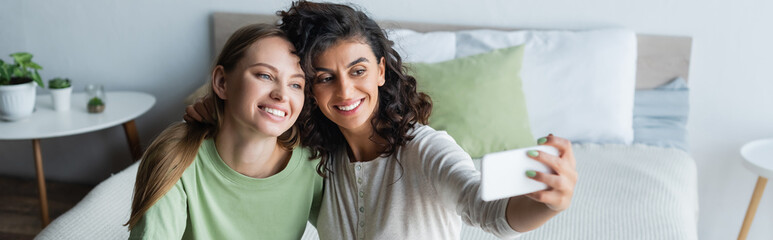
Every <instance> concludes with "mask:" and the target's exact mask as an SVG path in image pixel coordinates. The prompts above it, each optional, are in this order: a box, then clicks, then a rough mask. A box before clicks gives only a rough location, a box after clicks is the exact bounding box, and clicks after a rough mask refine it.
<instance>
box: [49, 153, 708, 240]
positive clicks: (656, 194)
mask: <svg viewBox="0 0 773 240" xmlns="http://www.w3.org/2000/svg"><path fill="white" fill-rule="evenodd" d="M574 151H575V156H576V158H577V171H578V173H579V181H578V183H577V186H576V189H575V195H574V199H573V200H572V206H571V207H570V208H569V209H568V210H566V211H565V212H563V213H561V214H559V215H558V216H556V217H555V218H553V219H551V220H550V221H548V223H546V224H545V225H544V226H542V227H540V228H539V229H537V230H535V231H532V232H529V233H526V234H524V235H523V236H522V237H521V238H520V239H697V236H698V234H697V219H698V187H697V173H696V167H695V163H694V161H693V159H692V158H691V157H690V156H689V155H688V154H687V153H685V152H684V151H682V150H678V149H673V148H660V147H650V146H645V145H632V146H626V145H596V144H577V145H574ZM136 171H137V164H134V165H132V166H130V167H129V168H127V169H125V170H123V171H122V172H120V173H118V174H115V175H114V176H112V177H110V178H108V179H107V180H105V181H104V182H102V183H100V184H99V185H98V186H97V187H96V188H94V190H92V191H91V192H90V193H89V194H88V195H87V196H86V197H85V198H84V199H83V200H82V201H81V202H80V203H78V205H76V206H75V207H73V209H71V210H70V211H68V212H66V213H65V214H63V215H62V216H60V217H58V218H57V219H56V220H54V221H53V222H52V223H51V225H49V226H48V227H47V228H45V229H44V230H43V231H42V232H41V233H40V234H39V235H38V236H37V237H36V239H126V238H128V236H129V234H128V231H127V230H126V227H123V226H122V224H123V223H125V222H126V221H127V220H128V218H129V209H130V205H131V193H132V188H133V184H134V176H135V174H136ZM314 233H315V231H314V229H307V232H306V233H305V234H304V238H303V239H316V234H314ZM462 239H496V238H495V237H494V236H492V235H490V234H488V233H485V232H482V231H480V230H478V229H474V228H471V227H467V226H465V227H464V228H463V229H462Z"/></svg>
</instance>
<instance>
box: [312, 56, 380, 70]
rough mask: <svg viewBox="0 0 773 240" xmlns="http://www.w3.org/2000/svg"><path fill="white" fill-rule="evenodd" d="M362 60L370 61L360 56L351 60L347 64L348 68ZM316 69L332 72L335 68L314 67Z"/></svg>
mask: <svg viewBox="0 0 773 240" xmlns="http://www.w3.org/2000/svg"><path fill="white" fill-rule="evenodd" d="M361 62H369V61H368V59H367V58H364V57H361V58H358V59H357V60H354V61H352V62H350V63H349V64H347V65H346V68H350V67H352V66H354V65H355V64H358V63H361ZM314 70H317V71H322V72H332V71H333V70H330V69H327V68H321V67H318V68H314Z"/></svg>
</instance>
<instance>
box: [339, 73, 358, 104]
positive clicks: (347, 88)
mask: <svg viewBox="0 0 773 240" xmlns="http://www.w3.org/2000/svg"><path fill="white" fill-rule="evenodd" d="M337 90H338V91H336V93H337V94H338V96H339V97H341V98H343V99H348V97H349V95H351V93H352V92H353V91H354V82H352V79H349V78H348V77H341V79H340V80H339V81H338V89H337Z"/></svg>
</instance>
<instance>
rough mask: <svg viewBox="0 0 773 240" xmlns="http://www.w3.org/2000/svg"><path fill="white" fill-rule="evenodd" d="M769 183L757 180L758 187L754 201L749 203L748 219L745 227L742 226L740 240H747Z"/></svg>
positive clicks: (753, 195) (744, 223)
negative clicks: (763, 193)
mask: <svg viewBox="0 0 773 240" xmlns="http://www.w3.org/2000/svg"><path fill="white" fill-rule="evenodd" d="M767 183H768V179H767V178H764V177H759V178H757V185H756V186H754V193H752V200H751V202H749V209H747V210H746V217H745V218H744V219H743V225H742V226H741V233H739V234H738V240H745V239H746V236H747V235H748V234H749V228H751V226H752V220H754V214H755V213H756V212H757V206H759V205H760V199H761V198H762V191H764V190H765V184H767Z"/></svg>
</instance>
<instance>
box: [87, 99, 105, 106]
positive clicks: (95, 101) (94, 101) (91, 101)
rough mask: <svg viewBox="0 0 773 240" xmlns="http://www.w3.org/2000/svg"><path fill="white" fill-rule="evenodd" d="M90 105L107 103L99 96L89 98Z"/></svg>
mask: <svg viewBox="0 0 773 240" xmlns="http://www.w3.org/2000/svg"><path fill="white" fill-rule="evenodd" d="M88 105H89V106H99V105H105V103H103V102H102V99H99V98H98V97H94V98H92V99H91V100H89V103H88Z"/></svg>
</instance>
